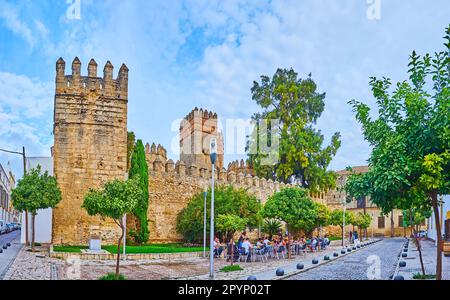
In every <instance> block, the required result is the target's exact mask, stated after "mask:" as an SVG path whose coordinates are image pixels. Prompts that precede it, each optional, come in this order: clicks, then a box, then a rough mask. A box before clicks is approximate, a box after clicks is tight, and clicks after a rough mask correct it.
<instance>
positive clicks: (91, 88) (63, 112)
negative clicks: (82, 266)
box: [52, 58, 128, 245]
mask: <svg viewBox="0 0 450 300" xmlns="http://www.w3.org/2000/svg"><path fill="white" fill-rule="evenodd" d="M113 68H114V67H113V65H112V64H111V62H109V61H108V62H107V63H106V65H105V67H104V69H103V78H101V77H97V63H96V62H95V61H94V60H93V59H91V61H90V62H89V65H88V68H87V69H88V76H81V62H80V60H79V59H78V58H75V59H74V60H73V62H72V75H65V74H64V71H65V62H64V60H63V59H62V58H60V59H59V60H58V61H57V62H56V91H55V110H54V153H53V155H54V156H53V160H54V174H55V176H56V179H57V182H58V185H59V187H60V189H61V191H62V201H61V202H60V204H59V205H58V207H57V208H56V209H55V210H54V211H53V229H52V240H53V243H54V244H72V245H73V244H76V245H79V244H86V243H87V242H88V240H89V237H90V236H92V235H96V236H100V237H101V238H102V240H103V242H104V243H112V242H114V243H116V242H117V237H118V236H119V229H118V226H117V225H116V224H115V223H114V222H113V221H112V220H101V219H100V218H98V217H90V216H88V215H87V213H86V211H85V210H84V209H83V208H81V205H82V203H83V197H84V195H85V194H86V192H87V191H88V190H89V188H96V187H97V188H98V187H100V186H101V185H102V184H103V183H104V182H106V181H109V180H112V179H115V178H119V179H124V177H125V174H126V171H127V170H126V166H127V103H128V68H127V67H126V66H125V65H124V64H123V65H122V66H121V68H120V70H119V74H118V77H117V78H116V79H114V78H113Z"/></svg>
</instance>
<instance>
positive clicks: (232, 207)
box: [176, 186, 261, 242]
mask: <svg viewBox="0 0 450 300" xmlns="http://www.w3.org/2000/svg"><path fill="white" fill-rule="evenodd" d="M206 199H207V201H206V213H207V220H209V218H210V211H211V209H210V207H211V206H210V205H211V200H210V199H211V191H210V190H208V192H207V196H206ZM214 203H215V205H214V209H215V212H214V213H215V215H216V216H220V215H223V216H227V217H223V218H224V219H223V221H225V218H231V217H230V216H234V217H239V218H241V219H242V220H245V223H246V224H245V227H249V228H256V227H257V226H258V224H259V221H260V217H259V214H258V212H259V210H260V208H261V204H260V202H259V200H258V199H257V198H256V197H255V196H253V195H250V194H249V193H248V192H247V191H246V190H245V189H235V188H233V187H232V186H225V187H222V186H217V187H216V188H215V189H214ZM203 211H204V194H203V192H199V193H197V194H195V195H194V196H193V197H192V199H191V200H190V201H189V203H188V205H187V206H186V207H185V208H184V209H183V210H181V212H180V213H179V214H178V217H177V227H176V228H177V232H178V233H180V234H182V235H183V237H184V239H185V240H187V241H190V242H194V241H200V240H202V239H203ZM206 223H207V224H206V228H207V230H208V231H209V222H206ZM216 224H217V225H216V229H217V226H219V227H220V226H221V225H219V224H218V222H217V220H216ZM217 233H218V234H221V235H224V234H225V232H221V231H219V230H218V229H217Z"/></svg>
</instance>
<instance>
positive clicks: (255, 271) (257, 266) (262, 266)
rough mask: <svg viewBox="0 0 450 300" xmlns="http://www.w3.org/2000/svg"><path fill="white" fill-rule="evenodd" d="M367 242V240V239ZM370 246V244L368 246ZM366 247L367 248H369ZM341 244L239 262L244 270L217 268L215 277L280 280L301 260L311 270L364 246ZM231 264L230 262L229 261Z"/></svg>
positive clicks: (184, 278) (186, 278)
mask: <svg viewBox="0 0 450 300" xmlns="http://www.w3.org/2000/svg"><path fill="white" fill-rule="evenodd" d="M365 242H366V241H365ZM367 247H370V246H367ZM367 247H366V248H367ZM341 249H342V247H341V246H332V247H330V248H329V249H328V250H325V251H321V252H317V253H307V254H306V255H305V256H303V255H300V256H295V257H293V258H291V259H288V258H287V256H286V258H285V259H279V260H278V259H270V260H269V261H267V262H259V261H258V262H256V263H255V262H252V263H245V262H238V263H236V264H239V265H240V266H241V267H242V268H243V269H244V270H242V271H234V272H220V271H219V270H217V269H216V268H215V269H216V272H215V278H214V279H216V280H246V279H247V277H248V276H250V275H253V276H256V278H257V279H258V280H280V279H284V278H286V277H288V276H292V275H294V274H296V273H298V272H299V271H300V270H297V268H296V266H297V264H298V263H299V262H301V263H303V264H304V270H303V271H306V270H309V269H311V268H315V267H317V266H321V265H323V264H325V263H328V262H331V261H334V260H336V259H339V258H340V257H343V256H346V255H349V254H352V253H354V252H357V251H359V250H362V249H364V248H359V249H357V250H352V251H351V252H350V253H348V252H347V253H346V254H341ZM334 252H337V253H338V254H339V256H338V257H337V258H335V257H333V253H334ZM325 255H328V256H329V257H330V260H329V261H324V256H325ZM313 258H317V259H318V261H319V264H317V265H313V264H312V260H313ZM228 265H229V263H228ZM277 268H283V269H284V271H285V275H284V276H276V274H275V271H276V269H277ZM172 279H181V280H208V279H209V274H202V275H197V276H189V277H178V278H172Z"/></svg>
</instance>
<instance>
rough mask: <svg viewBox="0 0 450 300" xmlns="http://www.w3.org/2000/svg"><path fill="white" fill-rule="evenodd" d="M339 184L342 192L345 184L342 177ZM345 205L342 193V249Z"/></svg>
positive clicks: (343, 243) (343, 244)
mask: <svg viewBox="0 0 450 300" xmlns="http://www.w3.org/2000/svg"><path fill="white" fill-rule="evenodd" d="M339 184H340V189H341V192H342V190H343V189H344V184H345V179H344V177H343V176H341V177H340V178H339ZM346 204H347V201H346V199H345V193H344V196H343V197H342V206H343V208H342V247H344V248H345V211H346V208H347V207H346Z"/></svg>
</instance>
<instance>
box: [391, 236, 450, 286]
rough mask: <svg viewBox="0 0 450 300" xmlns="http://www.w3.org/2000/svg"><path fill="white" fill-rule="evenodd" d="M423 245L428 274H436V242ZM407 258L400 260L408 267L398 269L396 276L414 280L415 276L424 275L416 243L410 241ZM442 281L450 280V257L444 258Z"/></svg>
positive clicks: (427, 242)
mask: <svg viewBox="0 0 450 300" xmlns="http://www.w3.org/2000/svg"><path fill="white" fill-rule="evenodd" d="M421 245H422V257H423V264H424V267H425V273H426V274H433V275H434V274H436V246H435V244H434V242H432V241H430V240H424V241H422V242H421ZM406 253H407V255H408V256H407V257H406V258H402V257H401V258H400V260H399V262H400V261H405V262H406V267H398V270H397V271H398V272H397V273H396V275H401V276H403V277H404V278H405V280H412V279H413V278H412V277H413V276H414V274H416V273H420V274H422V268H421V266H420V259H419V251H417V248H416V246H415V244H414V241H413V240H412V239H410V241H409V247H408V252H406ZM442 279H444V280H450V257H445V256H444V255H443V256H442Z"/></svg>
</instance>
